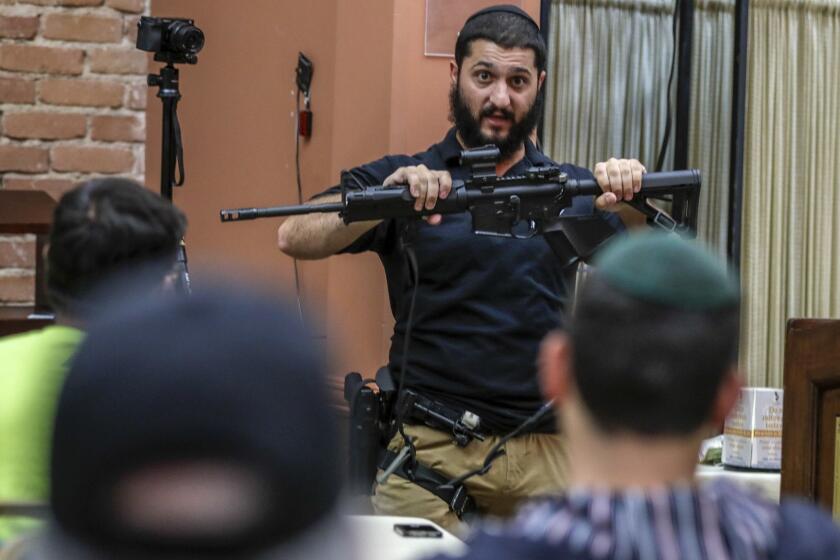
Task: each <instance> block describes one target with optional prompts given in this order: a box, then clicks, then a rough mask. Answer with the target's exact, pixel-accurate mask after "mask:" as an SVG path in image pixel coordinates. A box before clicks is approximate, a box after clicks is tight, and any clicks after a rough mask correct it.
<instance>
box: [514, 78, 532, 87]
mask: <svg viewBox="0 0 840 560" xmlns="http://www.w3.org/2000/svg"><path fill="white" fill-rule="evenodd" d="M510 83H511V85H513V87H524V86H526V85H528V79H527V78H524V77H522V76H514V78H513V79H512V80H511V81H510Z"/></svg>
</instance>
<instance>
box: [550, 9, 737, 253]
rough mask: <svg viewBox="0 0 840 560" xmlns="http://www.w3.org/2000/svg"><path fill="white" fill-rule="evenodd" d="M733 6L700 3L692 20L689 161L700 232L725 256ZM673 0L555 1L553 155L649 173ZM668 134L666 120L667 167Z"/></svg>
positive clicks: (657, 137)
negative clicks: (630, 162) (623, 161)
mask: <svg viewBox="0 0 840 560" xmlns="http://www.w3.org/2000/svg"><path fill="white" fill-rule="evenodd" d="M733 4H734V3H733V1H732V0H726V1H723V2H721V1H709V0H700V1H699V2H697V4H696V6H695V20H694V41H693V63H692V84H693V86H692V103H691V117H690V118H691V127H690V143H689V165H690V166H691V167H696V168H699V169H700V170H701V172H702V174H703V188H702V190H701V199H700V216H699V220H698V230H699V231H698V234H699V236H700V238H701V239H704V240H705V241H706V242H708V243H709V244H711V245H712V246H713V247H714V248H715V249H716V250H717V252H718V253H719V254H720V255H721V256H723V255H725V254H726V250H725V243H726V224H727V213H728V194H727V193H728V180H729V179H728V177H729V134H730V120H731V104H732V101H731V89H732V86H731V84H732V13H733ZM674 5H675V2H674V0H641V1H640V0H555V1H554V2H553V3H552V10H551V16H550V18H551V21H550V29H549V35H550V37H549V42H550V45H549V61H548V74H549V77H548V80H547V82H548V83H547V91H546V120H545V130H544V137H543V140H544V144H545V149H546V152H547V153H548V154H549V155H550V156H552V157H553V158H554V159H555V160H557V161H569V162H573V163H577V164H580V165H585V166H588V167H592V166H593V165H594V164H595V163H597V162H598V161H603V160H605V159H606V158H609V157H611V156H625V157H637V158H639V159H640V160H641V161H642V162H644V163H645V164H646V165H647V166H648V169H649V170H653V168H654V166H655V164H656V158H657V155H658V153H659V149H660V145H661V142H662V138H663V134H664V130H665V118H666V110H667V108H666V102H667V92H666V89H667V83H668V73H669V71H670V64H671V57H672V53H673V49H674V44H673V32H672V18H673V10H674ZM675 80H676V77H675ZM675 90H676V87H675V86H674V87H673V91H675ZM673 91H672V93H673ZM673 133H674V131H673V123H672V132H671V134H672V136H671V145H670V146H671V147H670V148H669V150H668V152H667V157H666V160H665V166H664V167H665V169H671V160H672V152H673V149H672V148H673V138H674V136H673Z"/></svg>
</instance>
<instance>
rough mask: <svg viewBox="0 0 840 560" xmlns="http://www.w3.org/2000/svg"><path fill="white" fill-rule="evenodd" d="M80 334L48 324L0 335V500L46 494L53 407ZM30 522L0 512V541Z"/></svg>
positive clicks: (31, 499)
mask: <svg viewBox="0 0 840 560" xmlns="http://www.w3.org/2000/svg"><path fill="white" fill-rule="evenodd" d="M82 337H83V333H82V331H80V330H78V329H74V328H71V327H65V326H50V327H46V328H44V329H41V330H38V331H31V332H27V333H22V334H18V335H13V336H8V337H5V338H0V501H24V502H45V501H46V500H47V498H48V491H49V487H48V482H49V449H50V441H51V439H52V430H53V417H54V415H55V407H56V403H57V401H58V395H59V393H60V391H61V387H62V383H63V381H64V376H65V374H66V372H67V368H68V366H69V362H70V359H71V358H72V356H73V353H74V352H75V350H76V348H77V347H78V345H79V343H81V341H82ZM35 525H36V524H35V523H33V522H32V521H30V520H26V519H21V518H12V517H0V542H2V541H6V540H8V539H10V538H12V537H14V536H16V535H18V534H19V533H21V532H23V531H25V530H27V529H30V528H32V527H33V526H35Z"/></svg>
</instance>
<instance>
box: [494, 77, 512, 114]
mask: <svg viewBox="0 0 840 560" xmlns="http://www.w3.org/2000/svg"><path fill="white" fill-rule="evenodd" d="M490 102H491V103H492V104H493V105H494V106H495V107H497V108H499V109H506V108H507V107H508V106H509V105H510V93H509V92H508V87H507V84H506V83H504V82H501V81H500V82H498V83H497V84H496V85H495V86H493V91H492V92H491V93H490Z"/></svg>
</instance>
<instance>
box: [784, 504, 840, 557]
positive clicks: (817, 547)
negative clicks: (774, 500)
mask: <svg viewBox="0 0 840 560" xmlns="http://www.w3.org/2000/svg"><path fill="white" fill-rule="evenodd" d="M779 512H780V516H781V527H780V532H779V549H778V553H777V555H776V558H779V559H781V558H785V559H796V558H803V559H804V558H840V527H838V526H837V524H836V523H835V522H834V520H832V518H831V517H830V516H829V515H828V514H827V513H826V512H824V511H823V510H821V509H820V508H818V507H816V506H814V505H813V504H810V503H807V502H804V501H802V500H799V499H796V498H786V499H784V500H783V501H782V503H781V506H780V507H779Z"/></svg>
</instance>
